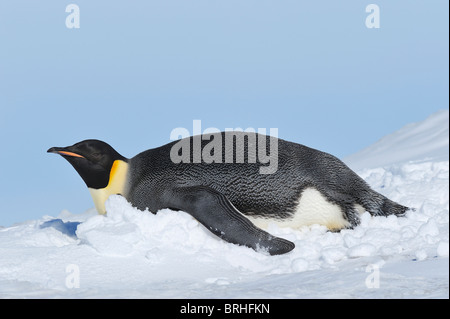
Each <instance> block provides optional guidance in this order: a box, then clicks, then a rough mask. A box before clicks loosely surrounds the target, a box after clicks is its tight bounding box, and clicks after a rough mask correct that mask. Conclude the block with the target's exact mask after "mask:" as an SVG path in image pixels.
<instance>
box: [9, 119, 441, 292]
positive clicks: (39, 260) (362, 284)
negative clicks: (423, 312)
mask: <svg viewBox="0 0 450 319" xmlns="http://www.w3.org/2000/svg"><path fill="white" fill-rule="evenodd" d="M448 140H449V138H448V110H447V111H441V112H438V113H436V114H433V115H431V116H430V117H429V118H427V119H425V120H424V121H422V122H420V123H414V124H410V125H407V126H405V127H404V128H402V129H400V130H399V131H397V132H395V133H393V134H391V135H388V136H386V137H384V138H382V139H381V140H380V141H379V142H377V143H375V144H373V145H372V146H370V147H368V148H366V149H365V150H363V151H361V152H359V153H358V154H355V155H353V156H350V157H348V158H347V159H344V160H345V161H346V162H347V163H348V164H349V166H350V167H352V168H354V169H355V170H356V171H357V172H358V174H360V175H361V176H362V177H363V178H364V179H365V180H366V181H367V182H368V183H369V184H370V185H371V186H372V187H373V188H374V189H376V190H377V191H379V192H381V193H383V194H384V195H386V196H388V197H389V198H391V199H393V200H395V201H398V202H400V203H401V204H404V205H407V206H410V207H414V208H415V211H410V212H408V214H407V216H406V217H401V218H399V217H396V216H389V217H387V218H386V217H372V216H370V215H369V214H368V213H364V214H363V215H362V218H361V225H359V226H358V227H356V228H355V229H353V230H343V231H341V232H339V233H334V232H329V231H327V230H326V229H325V227H323V226H319V225H313V226H310V227H304V228H302V229H299V230H293V229H289V228H278V227H277V226H276V225H269V228H268V230H269V232H271V233H273V234H274V235H277V236H280V237H284V238H286V239H288V240H291V241H293V242H295V244H296V248H295V249H294V250H293V251H292V252H290V253H288V254H285V255H280V256H269V255H267V254H264V253H261V252H255V251H253V250H251V249H249V248H245V247H241V246H236V245H232V244H229V243H226V242H224V241H222V240H220V239H218V238H217V237H215V236H213V235H212V234H211V233H210V232H209V231H207V230H206V229H205V228H204V227H203V226H202V225H201V224H199V223H198V222H197V221H196V220H195V219H193V218H192V217H190V216H189V215H187V214H185V213H184V212H176V211H171V210H168V209H165V210H161V211H160V212H158V213H157V214H156V215H153V214H150V213H148V212H142V211H139V210H137V209H135V208H133V207H132V206H131V205H130V204H129V203H127V202H126V201H125V200H124V199H123V198H122V197H120V196H117V195H115V196H111V197H110V198H109V199H108V201H107V202H106V209H107V211H108V215H107V216H103V215H98V214H96V211H95V210H94V209H89V210H87V211H86V212H85V213H83V214H81V215H75V214H71V213H70V212H68V211H62V212H61V213H60V214H59V215H57V216H43V217H42V218H41V219H39V220H33V221H27V222H22V223H17V224H15V225H13V226H11V227H6V228H0V256H1V257H0V297H1V298H449V257H448V256H449V158H448V145H449V143H448Z"/></svg>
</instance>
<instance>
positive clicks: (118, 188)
mask: <svg viewBox="0 0 450 319" xmlns="http://www.w3.org/2000/svg"><path fill="white" fill-rule="evenodd" d="M127 173H128V163H126V162H124V161H121V160H115V161H114V163H113V165H112V167H111V171H110V173H109V182H108V185H107V186H106V187H105V188H101V189H94V188H89V192H90V193H91V196H92V199H93V200H94V204H95V208H96V209H97V212H98V213H99V214H106V209H105V202H106V200H107V199H108V197H109V196H111V195H115V194H120V195H125V190H126V182H127Z"/></svg>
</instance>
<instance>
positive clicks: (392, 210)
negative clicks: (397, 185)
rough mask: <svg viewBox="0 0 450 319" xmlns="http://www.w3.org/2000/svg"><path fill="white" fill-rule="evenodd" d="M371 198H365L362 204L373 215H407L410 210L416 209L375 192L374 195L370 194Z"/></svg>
mask: <svg viewBox="0 0 450 319" xmlns="http://www.w3.org/2000/svg"><path fill="white" fill-rule="evenodd" d="M368 198H370V200H368V201H367V200H365V201H364V202H363V203H362V206H363V207H364V208H365V209H366V210H367V211H368V212H369V213H370V214H371V215H372V216H389V215H395V216H399V217H401V216H405V215H406V213H407V212H408V211H409V210H412V211H414V210H415V209H414V208H410V207H407V206H403V205H401V204H399V203H396V202H394V201H392V200H390V199H389V198H387V197H385V196H383V195H381V194H379V193H376V192H374V194H372V196H369V197H368Z"/></svg>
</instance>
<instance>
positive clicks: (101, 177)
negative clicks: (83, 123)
mask: <svg viewBox="0 0 450 319" xmlns="http://www.w3.org/2000/svg"><path fill="white" fill-rule="evenodd" d="M47 153H56V154H59V155H61V156H62V157H64V158H65V159H66V160H67V161H68V162H69V163H70V164H71V165H72V166H73V167H74V168H75V170H76V171H77V172H78V174H80V176H81V178H82V179H83V180H84V182H85V183H86V185H87V187H89V188H92V189H101V188H105V187H106V186H107V185H108V183H109V178H110V172H111V169H112V167H113V164H114V162H115V161H116V160H121V161H124V162H127V161H128V160H127V159H126V158H125V157H123V156H122V155H120V154H119V153H118V152H117V151H116V150H115V149H113V148H112V147H111V146H110V145H108V144H107V143H105V142H102V141H99V140H85V141H82V142H79V143H76V144H74V145H72V146H68V147H52V148H50V149H48V150H47Z"/></svg>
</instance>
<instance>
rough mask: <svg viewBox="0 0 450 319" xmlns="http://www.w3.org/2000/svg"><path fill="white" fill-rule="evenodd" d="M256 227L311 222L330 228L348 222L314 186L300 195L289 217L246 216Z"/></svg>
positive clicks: (333, 228)
mask: <svg viewBox="0 0 450 319" xmlns="http://www.w3.org/2000/svg"><path fill="white" fill-rule="evenodd" d="M247 217H248V218H249V219H250V220H251V221H252V222H253V223H254V224H255V225H256V226H257V227H260V228H267V226H268V225H269V224H270V223H275V224H277V225H278V226H280V227H290V228H300V227H302V226H308V225H313V224H319V225H324V226H326V227H327V228H328V229H330V230H339V229H342V228H345V227H348V226H349V225H350V223H349V222H348V221H347V220H346V219H345V218H344V212H343V211H342V209H341V208H340V207H339V206H338V205H336V204H333V203H331V202H330V201H328V200H327V199H326V198H325V196H323V195H322V194H321V193H320V192H319V191H318V190H317V189H315V188H312V187H310V188H306V189H305V190H304V191H303V192H302V194H301V195H300V198H299V201H298V205H297V208H296V210H295V212H294V214H293V216H292V217H291V218H289V219H275V218H269V219H268V218H263V217H256V216H247Z"/></svg>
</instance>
